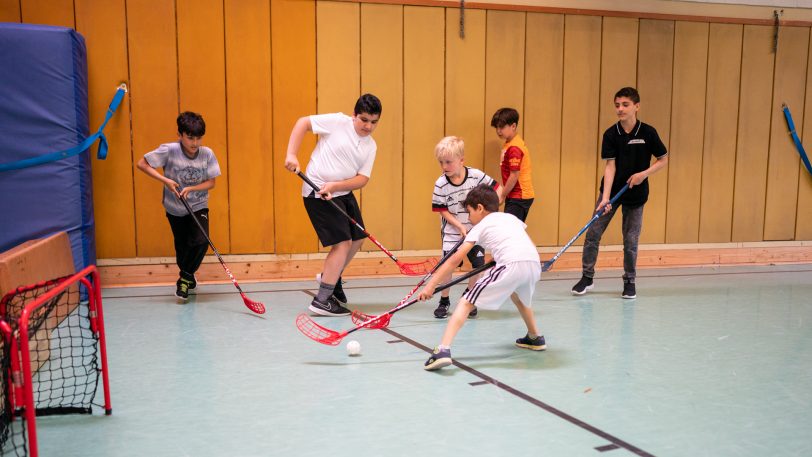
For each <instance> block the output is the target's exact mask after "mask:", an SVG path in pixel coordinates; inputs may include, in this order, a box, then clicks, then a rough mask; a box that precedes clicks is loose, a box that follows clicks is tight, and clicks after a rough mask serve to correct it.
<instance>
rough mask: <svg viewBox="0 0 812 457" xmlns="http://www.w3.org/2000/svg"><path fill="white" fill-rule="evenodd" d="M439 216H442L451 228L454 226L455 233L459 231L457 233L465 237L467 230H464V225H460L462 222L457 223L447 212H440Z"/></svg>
mask: <svg viewBox="0 0 812 457" xmlns="http://www.w3.org/2000/svg"><path fill="white" fill-rule="evenodd" d="M440 216H442V217H443V219H445V220H446V221H447V222H448V223H449V224H451V225H452V226H454V227H455V228H456V229H457V231H459V232H460V234H461V235H462V236H465V235H467V234H468V230H465V226H464V225H462V222H460V221H459V220H458V219H457V218H456V217H454V215H453V214H451V213H450V212H448V211H440Z"/></svg>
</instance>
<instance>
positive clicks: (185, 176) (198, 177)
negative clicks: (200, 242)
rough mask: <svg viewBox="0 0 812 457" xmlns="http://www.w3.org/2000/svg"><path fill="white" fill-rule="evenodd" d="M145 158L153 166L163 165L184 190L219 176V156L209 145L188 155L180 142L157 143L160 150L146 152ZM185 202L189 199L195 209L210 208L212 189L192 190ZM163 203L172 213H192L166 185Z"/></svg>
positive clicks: (168, 211) (166, 174)
mask: <svg viewBox="0 0 812 457" xmlns="http://www.w3.org/2000/svg"><path fill="white" fill-rule="evenodd" d="M144 160H146V161H147V163H148V164H149V165H150V166H151V167H152V168H161V167H163V169H164V176H166V177H167V178H169V179H171V180H173V181H175V182H176V183H178V184H180V187H181V189H182V188H184V187H189V186H196V185H198V184H200V183H202V182H203V181H208V180H209V179H211V178H216V177H217V176H220V164H218V163H217V157H215V156H214V152H213V151H212V150H211V149H209V148H207V147H206V146H201V147H200V148H198V150H197V154H196V155H195V157H194V158H189V157H188V156H187V155H186V154H184V153H183V149H182V148H181V145H180V142H175V143H166V144H162V145H160V146H158V149H156V150H154V151H151V152H148V153H146V154H144ZM186 201H187V202H189V206H191V207H192V211H198V210H201V209H204V208H208V206H209V191H208V190H202V191H198V192H190V193H189V195H188V196H187V197H186ZM163 204H164V208H166V212H167V213H169V214H171V215H173V216H185V215H187V214H189V212H188V211H186V207H185V206H183V202H181V201H180V200H178V198H177V197H175V194H174V193H172V191H170V190H169V189H167V188H166V186H164V196H163Z"/></svg>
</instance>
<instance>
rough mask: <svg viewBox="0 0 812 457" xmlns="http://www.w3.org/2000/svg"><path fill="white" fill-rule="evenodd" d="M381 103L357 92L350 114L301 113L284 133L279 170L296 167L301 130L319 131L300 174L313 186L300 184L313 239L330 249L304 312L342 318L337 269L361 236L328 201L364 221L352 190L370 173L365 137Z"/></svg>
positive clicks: (371, 154) (370, 149) (369, 142)
mask: <svg viewBox="0 0 812 457" xmlns="http://www.w3.org/2000/svg"><path fill="white" fill-rule="evenodd" d="M381 110H382V108H381V101H380V100H379V99H378V97H376V96H374V95H372V94H364V95H362V96H361V97H360V98H359V99H358V101H357V102H356V103H355V109H354V111H353V113H354V114H353V116H352V117H350V116H347V115H346V114H343V113H333V114H321V115H313V116H306V117H303V118H300V119H299V120H298V121H296V125H294V126H293V130H292V131H291V133H290V140H289V141H288V150H287V156H286V157H285V168H287V169H288V170H289V171H292V172H298V171H299V160H298V159H297V157H296V156H297V154H298V152H299V146H301V144H302V139H303V138H304V136H305V134H306V133H307V132H313V133H315V134H317V135H319V141H318V143H316V148H315V149H314V150H313V153H312V154H311V156H310V162H309V163H308V164H307V170H306V171H305V174H306V175H307V177H308V178H310V180H311V181H313V183H314V184H316V185H317V186H319V189H315V190H314V189H312V188H310V186H309V185H308V184H307V183H304V184H303V185H302V197H303V199H304V205H305V209H306V210H307V215H308V216H309V217H310V222H311V223H312V224H313V228H314V229H315V230H316V234H317V235H318V237H319V241H321V244H322V245H323V246H325V247H327V246H330V252H329V253H328V254H327V258H326V259H325V260H324V267H323V269H322V273H321V275H320V278H319V292H318V295H316V297H315V298H314V299H313V301H312V302H311V303H310V307H309V309H310V311H312V312H314V313H316V314H320V315H323V316H346V315H348V314H350V310H349V309H347V308H345V307H344V306H343V305H345V304H346V303H347V297H346V296H345V295H344V291H343V290H342V289H341V272H342V271H344V268H345V267H346V266H347V265H348V264H349V263H350V261H351V260H352V258H353V256H355V253H356V252H358V249H359V248H360V247H361V245H362V244H363V242H364V238H366V235H365V234H364V233H363V232H362V231H361V230H360V229H359V228H358V227H357V226H356V225H355V224H353V223H352V222H350V220H349V219H348V218H347V217H346V216H344V215H343V214H341V213H340V212H339V211H338V210H337V209H336V208H335V207H334V206H333V205H332V204H331V203H330V202H329V201H328V200H332V201H333V202H335V203H336V204H337V205H338V206H339V207H341V208H342V209H343V210H344V211H346V212H347V214H349V215H350V216H351V217H352V218H353V219H355V220H356V221H357V222H358V223H359V224H360V225H361V226H363V225H364V222H363V218H362V217H361V209H360V207H359V206H358V201H357V200H356V199H355V195H353V193H352V191H353V190H356V189H360V188H362V187H364V186H365V185H366V184H367V182H369V177H370V176H371V174H372V165H373V163H374V162H375V153H376V151H377V145H376V144H375V140H373V139H372V137H371V136H370V135H371V134H372V132H373V131H374V130H375V128H376V127H377V126H378V120H379V119H380V117H381Z"/></svg>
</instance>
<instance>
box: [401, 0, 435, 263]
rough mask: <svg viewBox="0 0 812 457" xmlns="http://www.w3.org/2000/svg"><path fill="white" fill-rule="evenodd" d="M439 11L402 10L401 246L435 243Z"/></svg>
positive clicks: (425, 246)
mask: <svg viewBox="0 0 812 457" xmlns="http://www.w3.org/2000/svg"><path fill="white" fill-rule="evenodd" d="M444 34H445V14H444V11H443V10H442V9H440V8H424V7H409V6H407V7H404V11H403V37H404V38H403V41H404V42H403V62H404V64H403V95H404V97H403V131H404V138H403V181H404V192H403V249H438V248H439V247H440V235H439V233H440V231H439V226H440V221H439V220H438V218H439V217H442V216H439V215H438V214H437V213H434V212H432V211H431V195H432V191H433V189H434V181H435V180H436V179H437V178H438V177H439V176H440V175H441V174H442V170H441V169H440V167H439V165H438V162H437V160H436V159H435V157H434V146H435V145H436V144H437V142H438V141H439V140H440V138H442V137H443V131H444V125H443V122H442V119H443V117H444V116H443V113H444V109H443V107H444V106H445V98H444V91H445V72H444V67H445V65H444V62H445V52H444V51H445V50H444V48H443V47H442V46H438V45H437V43H442V42H443V41H444V40H445V36H444Z"/></svg>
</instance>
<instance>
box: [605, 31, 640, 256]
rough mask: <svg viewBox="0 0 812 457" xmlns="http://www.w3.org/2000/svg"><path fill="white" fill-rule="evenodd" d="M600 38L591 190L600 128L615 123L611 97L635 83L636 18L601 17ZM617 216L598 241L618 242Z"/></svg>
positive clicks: (619, 228) (618, 227) (621, 239)
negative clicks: (595, 149) (597, 100)
mask: <svg viewBox="0 0 812 457" xmlns="http://www.w3.org/2000/svg"><path fill="white" fill-rule="evenodd" d="M602 32H603V37H602V38H601V71H600V84H601V92H600V98H599V102H598V106H599V112H600V114H599V117H598V119H599V120H598V148H597V152H596V153H595V157H596V159H595V160H596V163H597V165H596V173H595V181H596V184H595V189H596V194H595V195H596V199H597V189H600V183H601V181H602V180H603V172H604V168H605V166H606V163H605V161H604V160H603V159H601V143H602V141H603V131H604V129H606V128H609V127H611V126H612V125H613V124H615V123H616V122H617V114H615V109H614V108H615V105H614V96H615V93H616V92H617V91H618V90H619V89H620V88H621V87H627V86H630V87H635V86H636V85H637V38H638V34H639V21H638V20H637V19H630V18H612V17H606V18H603V30H602ZM620 219H621V218H620V217H616V218H615V220H613V221H612V223H611V225H610V226H609V228H608V229H607V230H606V233H605V234H604V235H603V238H602V240H601V244H605V245H607V244H622V243H623V235H622V233H621V223H620Z"/></svg>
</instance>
